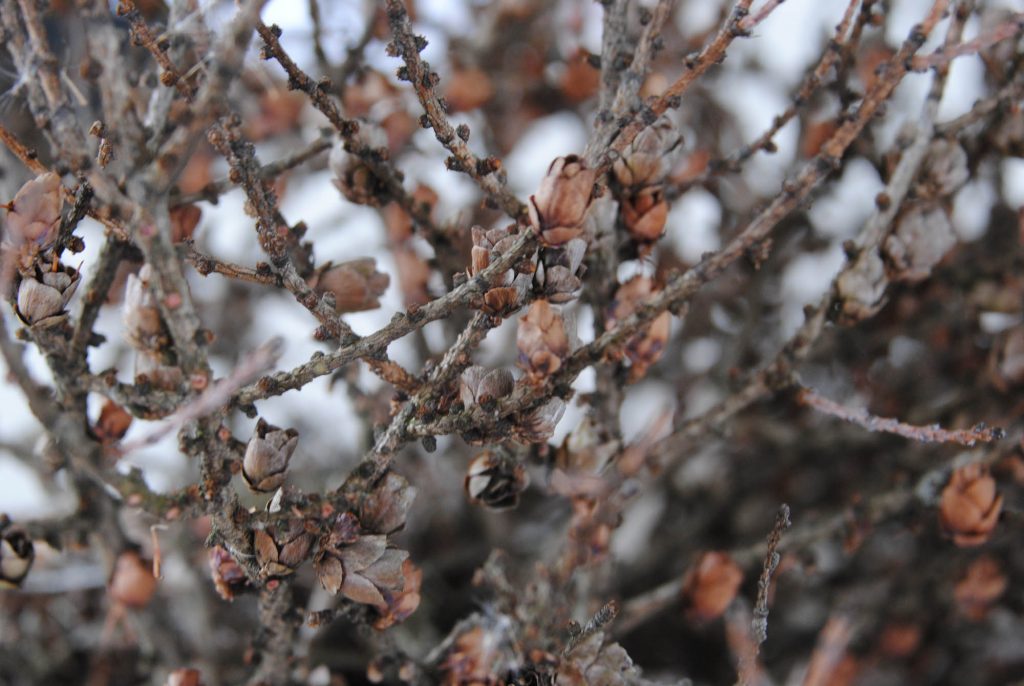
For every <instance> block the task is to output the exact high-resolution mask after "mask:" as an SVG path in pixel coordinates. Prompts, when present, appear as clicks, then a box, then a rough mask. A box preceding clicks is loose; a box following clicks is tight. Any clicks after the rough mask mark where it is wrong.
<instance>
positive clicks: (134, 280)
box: [121, 264, 170, 352]
mask: <svg viewBox="0 0 1024 686" xmlns="http://www.w3.org/2000/svg"><path fill="white" fill-rule="evenodd" d="M152 276H153V268H152V267H150V266H149V265H148V264H144V265H143V266H142V269H140V270H139V273H138V274H137V275H136V274H129V275H128V277H127V279H126V281H125V287H124V303H123V304H122V306H121V321H122V323H123V324H124V328H125V338H126V339H127V340H128V342H129V343H130V344H131V345H132V347H134V348H135V349H136V350H140V351H143V352H152V351H156V350H160V349H161V348H162V347H164V346H165V345H166V344H167V342H168V340H169V339H170V337H169V335H168V334H167V330H166V328H165V327H164V324H163V320H162V319H161V318H160V308H159V307H158V306H157V302H156V296H154V295H153V292H152V291H151V290H150V288H149V284H150V279H152Z"/></svg>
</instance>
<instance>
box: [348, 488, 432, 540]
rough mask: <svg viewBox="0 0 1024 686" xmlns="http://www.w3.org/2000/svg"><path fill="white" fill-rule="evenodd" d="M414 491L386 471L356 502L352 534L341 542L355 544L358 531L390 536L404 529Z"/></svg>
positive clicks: (414, 497) (414, 494)
mask: <svg viewBox="0 0 1024 686" xmlns="http://www.w3.org/2000/svg"><path fill="white" fill-rule="evenodd" d="M415 499H416V489H415V488H413V487H412V486H410V485H409V482H408V481H407V480H406V479H405V477H404V476H402V475H401V474H397V473H395V472H391V471H389V472H388V473H387V474H386V475H385V476H384V477H383V478H382V479H380V480H379V481H377V483H376V484H375V485H374V486H373V489H372V490H370V491H369V492H368V493H365V494H364V495H362V496H361V497H360V498H359V502H358V505H357V510H358V513H359V516H358V519H356V518H355V517H353V516H352V515H349V517H351V518H352V521H351V531H352V534H351V535H350V536H349V539H348V540H345V541H344V542H347V543H351V542H352V541H354V540H355V538H356V534H357V532H358V529H359V528H361V529H362V530H363V531H372V532H373V533H376V534H392V533H394V532H396V531H398V530H399V529H401V528H402V527H404V526H405V518H406V516H407V515H408V513H409V508H410V507H411V506H412V502H413V500H415Z"/></svg>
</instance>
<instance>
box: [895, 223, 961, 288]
mask: <svg viewBox="0 0 1024 686" xmlns="http://www.w3.org/2000/svg"><path fill="white" fill-rule="evenodd" d="M956 243H957V238H956V231H955V230H954V229H953V222H952V220H951V219H950V218H949V213H948V212H946V210H945V209H944V208H942V207H938V206H933V207H921V206H918V207H915V208H913V209H911V210H909V211H908V212H905V213H903V214H902V215H900V217H899V218H898V219H897V220H896V229H895V230H894V231H893V232H892V233H891V234H889V236H888V237H887V238H886V239H885V243H884V244H883V246H882V249H883V252H884V253H885V257H886V260H887V261H888V263H889V276H890V278H891V279H892V280H894V281H907V282H910V283H917V282H918V281H923V280H924V279H927V278H928V277H929V276H930V275H931V273H932V269H933V268H934V267H935V265H937V264H938V263H939V262H941V261H942V258H943V257H945V256H946V253H948V252H949V251H950V250H952V249H953V248H954V247H956Z"/></svg>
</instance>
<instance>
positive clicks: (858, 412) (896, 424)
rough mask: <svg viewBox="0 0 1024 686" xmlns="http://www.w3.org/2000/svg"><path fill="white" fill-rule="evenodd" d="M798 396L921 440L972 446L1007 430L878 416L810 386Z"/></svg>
mask: <svg viewBox="0 0 1024 686" xmlns="http://www.w3.org/2000/svg"><path fill="white" fill-rule="evenodd" d="M796 400H797V402H798V403H800V404H801V405H805V406H807V407H811V408H813V409H815V410H817V411H819V412H822V413H824V414H827V415H831V416H833V417H837V418H839V419H842V420H843V421H846V422H850V423H851V424H856V425H857V426H861V427H863V428H865V429H867V430H868V431H883V432H886V433H892V434H896V435H897V436H903V437H904V438H910V439H913V440H915V441H920V442H921V443H958V444H960V445H965V446H968V447H973V446H974V445H976V444H977V443H979V442H981V443H990V442H992V441H998V440H1001V439H1003V438H1005V437H1006V432H1005V431H1004V430H1003V429H1000V428H997V427H988V426H985V424H984V423H980V424H977V425H975V426H974V427H972V428H970V429H956V430H948V429H943V428H942V427H940V426H939V425H937V424H935V425H932V426H915V425H913V424H907V423H905V422H901V421H899V420H898V419H892V418H890V417H876V416H875V415H873V414H871V413H869V412H868V411H867V410H866V409H864V408H850V407H846V406H844V405H841V404H839V403H837V402H835V401H833V400H829V399H828V398H825V397H823V396H822V395H820V394H819V393H817V392H816V391H814V390H812V389H810V388H801V389H800V391H799V392H798V393H797V397H796Z"/></svg>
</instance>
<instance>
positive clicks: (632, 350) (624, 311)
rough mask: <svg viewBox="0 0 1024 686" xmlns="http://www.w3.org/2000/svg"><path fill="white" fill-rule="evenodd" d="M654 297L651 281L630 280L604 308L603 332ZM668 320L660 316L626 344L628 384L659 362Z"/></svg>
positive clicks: (643, 279) (667, 332)
mask: <svg viewBox="0 0 1024 686" xmlns="http://www.w3.org/2000/svg"><path fill="white" fill-rule="evenodd" d="M656 294H657V290H655V288H654V281H653V280H652V279H651V278H650V277H647V276H640V275H638V276H634V277H633V278H632V279H630V280H629V281H627V282H626V283H624V284H622V285H621V286H619V289H618V290H617V291H615V296H614V297H613V298H612V301H611V304H610V306H609V308H608V318H607V319H606V320H605V329H606V330H611V329H613V328H615V326H616V324H618V323H619V322H620V321H622V320H623V319H625V318H626V317H628V316H629V315H631V314H633V312H635V311H636V309H637V308H638V307H639V306H640V305H642V304H644V303H646V302H647V301H649V300H650V299H651V298H652V297H654V296H655V295H656ZM671 324H672V316H671V315H670V314H669V313H668V312H662V313H661V314H659V315H658V316H657V317H655V318H654V320H653V321H652V322H651V323H650V324H648V325H647V326H646V327H644V328H643V329H641V330H640V332H639V333H638V334H637V335H635V336H633V338H631V339H630V340H629V341H628V342H627V343H626V356H627V357H628V358H629V361H630V363H631V366H630V370H629V380H630V381H636V380H638V379H640V378H642V377H643V376H644V375H645V374H646V373H647V370H648V368H649V367H650V366H651V365H653V364H654V363H655V362H657V361H658V360H659V359H660V358H661V354H662V353H663V352H664V350H665V344H666V343H667V342H668V335H669V331H670V329H671Z"/></svg>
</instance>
